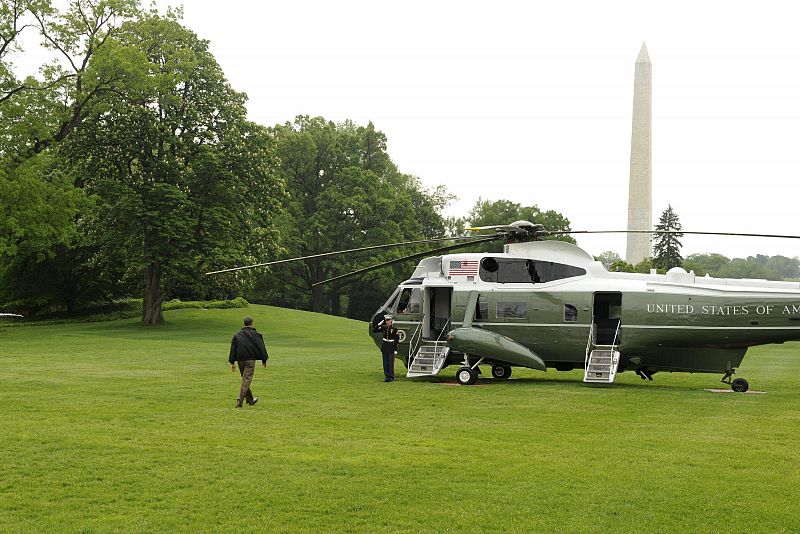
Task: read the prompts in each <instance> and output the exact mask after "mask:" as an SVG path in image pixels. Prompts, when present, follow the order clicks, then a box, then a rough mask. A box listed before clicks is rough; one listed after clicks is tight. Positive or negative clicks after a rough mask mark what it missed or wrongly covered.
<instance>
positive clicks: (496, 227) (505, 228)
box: [464, 224, 527, 234]
mask: <svg viewBox="0 0 800 534" xmlns="http://www.w3.org/2000/svg"><path fill="white" fill-rule="evenodd" d="M464 230H469V231H473V232H474V231H479V230H494V231H495V232H514V233H517V234H524V233H526V232H527V230H525V229H524V228H520V227H519V226H511V225H509V224H499V225H497V224H496V225H494V226H472V227H470V228H464Z"/></svg>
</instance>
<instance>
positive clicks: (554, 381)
mask: <svg viewBox="0 0 800 534" xmlns="http://www.w3.org/2000/svg"><path fill="white" fill-rule="evenodd" d="M408 382H417V383H424V384H438V385H442V386H460V384H459V383H458V381H457V380H456V379H455V378H453V377H435V376H434V377H420V378H414V379H408ZM654 382H655V381H653V382H645V381H642V382H641V383H637V382H633V383H628V382H616V383H614V384H608V385H603V384H586V383H584V382H583V381H582V379H581V378H580V377H576V378H574V379H572V378H549V377H514V378H509V379H508V380H498V379H495V378H489V377H480V378H478V381H477V382H476V383H475V384H474V385H473V386H472V387H475V386H477V387H487V386H488V387H498V388H500V387H505V388H536V387H542V386H545V387H548V388H550V387H556V386H557V387H560V388H563V389H567V390H576V391H577V390H587V389H588V390H603V389H616V390H625V391H643V390H646V389H653V388H657V389H658V390H661V391H663V390H673V391H676V392H689V391H692V392H697V391H702V389H703V387H699V386H695V385H691V386H689V385H685V384H670V383H668V382H666V381H664V382H662V383H660V384H657V383H654ZM711 384H714V382H711ZM462 387H467V386H462ZM705 387H711V386H705Z"/></svg>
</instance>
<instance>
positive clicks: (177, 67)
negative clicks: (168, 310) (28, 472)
mask: <svg viewBox="0 0 800 534" xmlns="http://www.w3.org/2000/svg"><path fill="white" fill-rule="evenodd" d="M57 6H64V7H57ZM31 46H34V47H36V50H35V51H36V52H37V53H39V52H44V53H46V55H47V57H48V58H49V59H47V60H46V61H45V63H43V64H42V65H41V66H40V68H39V70H38V73H37V74H36V75H30V76H22V75H19V74H18V71H20V70H21V69H20V68H18V65H17V64H18V63H20V62H22V59H23V58H25V57H28V55H26V54H27V53H29V52H31V50H26V49H25V47H31ZM245 104H246V95H244V94H243V93H240V92H237V91H236V90H235V89H234V88H232V87H231V86H230V84H229V83H228V81H227V80H226V78H225V75H224V73H223V72H222V69H221V68H220V66H219V64H218V63H217V62H216V60H215V59H214V57H213V55H212V54H211V53H210V51H209V43H208V42H207V41H205V40H203V39H201V38H199V37H198V36H197V35H195V34H194V33H193V32H192V31H191V30H189V29H187V28H186V27H184V26H183V25H182V24H181V13H180V10H169V11H167V13H166V14H159V13H158V12H157V11H156V10H155V9H151V10H145V9H142V7H141V6H140V5H139V3H138V2H137V1H136V0H75V1H72V2H69V3H68V4H66V5H65V4H61V3H55V2H50V1H49V0H0V119H2V120H0V206H1V207H2V211H0V309H3V310H13V311H15V312H21V313H25V314H27V315H37V314H38V315H46V314H48V313H53V312H67V313H78V312H80V311H81V310H86V309H91V308H96V307H97V306H98V305H104V304H106V303H111V302H114V301H116V300H117V299H124V298H131V297H133V298H142V301H143V304H142V322H143V323H144V324H159V323H161V322H163V315H162V312H163V309H164V305H163V303H164V302H166V301H168V300H171V299H175V298H177V299H183V300H211V299H220V298H233V297H236V296H244V297H245V298H247V299H248V300H249V301H251V302H261V303H269V304H276V305H280V306H288V307H294V308H301V309H310V310H314V311H320V312H326V313H333V314H341V315H347V316H350V317H357V318H365V317H368V316H369V315H370V314H371V313H372V312H373V311H374V310H375V309H377V308H378V306H379V305H380V304H382V302H383V300H384V299H385V298H387V296H388V295H389V294H390V293H391V291H392V290H393V289H394V287H395V286H396V284H397V282H398V281H400V280H403V279H405V278H407V277H408V275H409V274H410V270H411V269H412V268H413V263H409V262H404V263H402V264H397V265H395V266H394V267H391V268H387V269H383V270H379V271H374V272H371V273H369V274H367V275H366V276H364V277H362V278H360V279H358V280H357V281H356V282H357V283H352V282H353V281H352V280H350V281H349V282H350V283H334V284H330V285H327V286H314V284H315V283H316V282H320V281H323V280H326V279H328V278H331V277H334V276H337V275H340V274H343V273H346V272H349V271H352V270H354V269H357V268H360V267H364V266H367V265H371V264H374V263H379V262H383V261H387V260H390V259H394V258H399V257H402V256H404V255H407V254H412V253H414V252H420V251H423V250H426V248H425V247H422V246H420V247H417V248H413V247H407V248H404V249H402V250H394V251H389V252H387V251H381V252H373V253H368V252H365V253H362V254H359V255H356V256H350V257H339V256H333V257H327V258H324V259H320V258H311V259H308V260H306V261H304V262H300V263H296V264H291V265H283V266H274V267H271V268H269V269H255V270H249V271H240V272H237V273H233V274H224V275H219V276H205V275H204V274H203V273H205V272H207V271H211V270H215V269H221V268H226V267H232V266H239V265H248V264H254V263H259V262H264V261H269V260H274V259H280V258H288V257H294V256H310V255H314V254H319V253H321V252H328V251H332V250H340V249H350V248H357V247H363V246H368V245H373V244H383V243H387V242H398V241H406V240H417V239H425V238H434V237H442V236H445V235H453V234H461V233H462V229H463V226H464V225H465V224H467V223H468V222H470V223H472V224H484V223H486V224H496V223H498V222H499V223H508V222H511V221H513V220H517V219H523V218H526V219H529V220H537V222H542V221H541V219H542V218H543V217H544V218H545V219H546V221H545V222H546V223H547V224H548V225H549V226H550V227H556V228H558V229H568V227H569V226H568V225H569V221H568V220H567V219H566V218H564V217H563V216H561V215H560V214H558V213H555V212H542V211H540V210H539V209H538V207H536V206H530V207H525V206H521V205H518V204H514V203H511V202H508V201H498V202H487V201H479V202H478V204H477V205H476V206H475V208H474V209H473V210H472V212H471V213H470V214H469V215H468V216H467V217H465V218H463V219H449V220H448V219H445V218H444V217H443V215H442V210H443V208H444V207H445V206H446V205H447V204H448V202H450V201H451V200H452V198H453V197H452V196H451V195H450V194H449V193H448V192H447V191H446V190H445V189H444V188H443V187H438V188H434V189H426V188H424V187H423V186H422V185H421V183H420V180H419V179H418V178H416V177H414V176H411V175H408V174H404V173H402V172H401V171H400V170H399V169H398V168H397V166H396V165H395V164H394V163H393V162H392V160H391V158H390V157H389V154H388V151H387V138H386V136H385V135H384V134H383V133H382V132H380V131H379V130H377V129H376V128H375V127H374V126H373V125H372V124H371V123H370V124H367V125H366V126H364V125H357V124H354V123H352V122H350V121H345V122H343V123H334V122H331V121H328V120H325V119H323V118H322V117H309V116H299V117H297V118H295V119H294V120H293V121H290V122H287V123H285V124H280V125H275V126H272V127H266V126H263V125H259V124H255V123H253V122H251V121H249V120H247V116H246V108H245ZM498 217H499V219H498Z"/></svg>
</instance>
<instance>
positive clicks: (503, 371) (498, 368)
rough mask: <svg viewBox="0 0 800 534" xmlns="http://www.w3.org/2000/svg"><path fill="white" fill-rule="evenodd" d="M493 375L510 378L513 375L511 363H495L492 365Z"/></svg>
mask: <svg viewBox="0 0 800 534" xmlns="http://www.w3.org/2000/svg"><path fill="white" fill-rule="evenodd" d="M492 376H493V377H495V378H502V379H505V378H508V377H510V376H511V366H510V365H495V366H493V367H492Z"/></svg>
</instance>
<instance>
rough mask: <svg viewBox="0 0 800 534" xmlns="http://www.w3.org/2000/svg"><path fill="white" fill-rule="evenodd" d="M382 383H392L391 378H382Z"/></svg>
mask: <svg viewBox="0 0 800 534" xmlns="http://www.w3.org/2000/svg"><path fill="white" fill-rule="evenodd" d="M383 381H384V382H391V381H392V379H391V378H384V379H383Z"/></svg>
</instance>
